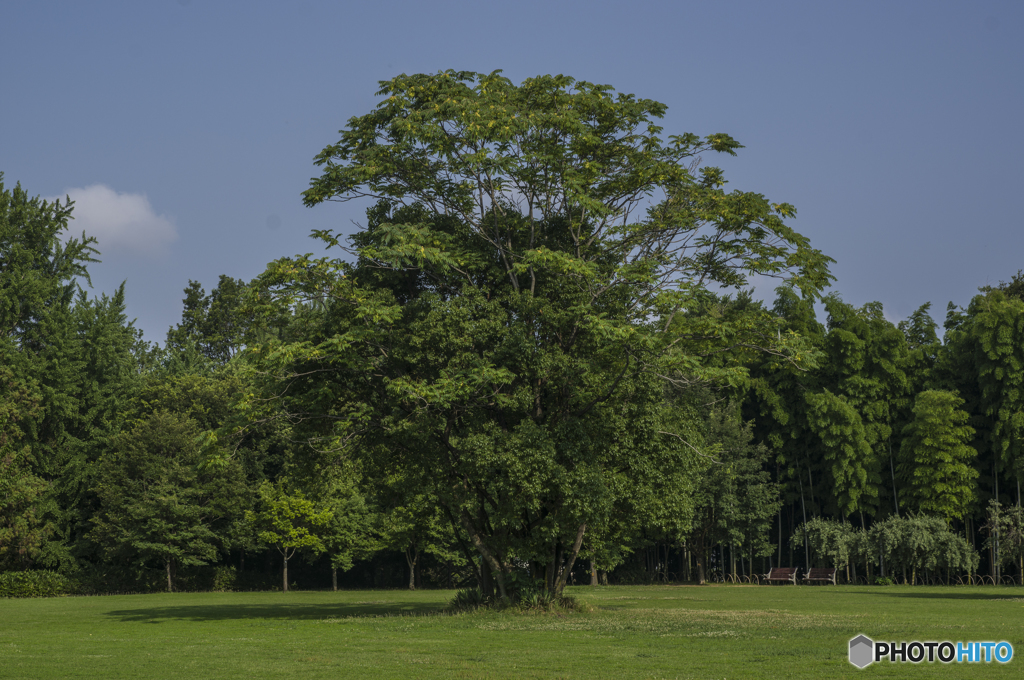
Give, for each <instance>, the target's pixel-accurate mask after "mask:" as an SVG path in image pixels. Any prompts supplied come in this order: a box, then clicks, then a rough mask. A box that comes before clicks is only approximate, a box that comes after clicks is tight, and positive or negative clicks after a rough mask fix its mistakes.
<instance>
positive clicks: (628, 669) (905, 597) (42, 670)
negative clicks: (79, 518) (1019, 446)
mask: <svg viewBox="0 0 1024 680" xmlns="http://www.w3.org/2000/svg"><path fill="white" fill-rule="evenodd" d="M573 594H574V595H576V596H577V597H579V598H580V599H581V600H583V601H584V602H585V603H587V604H589V605H590V606H592V607H594V608H595V609H594V611H592V612H590V613H581V614H570V615H554V614H517V613H509V612H505V613H487V612H485V613H472V614H459V615H447V614H443V613H439V609H440V607H442V606H443V605H444V603H445V602H446V601H447V600H448V599H449V598H450V597H451V593H450V592H447V591H421V592H416V593H409V592H404V591H383V592H381V591H349V592H339V593H331V592H292V593H287V594H283V593H203V594H163V595H130V596H110V597H68V598H52V599H41V600H0V678H129V677H130V678H140V677H145V678H180V677H192V678H251V677H273V678H275V680H283V679H284V678H303V679H304V680H311V679H314V678H332V679H337V678H352V677H372V678H374V679H375V680H382V679H384V678H619V677H622V678H726V677H728V678H734V677H741V678H747V677H775V678H802V677H807V678H822V677H828V678H842V677H887V678H896V677H913V676H920V677H924V676H939V677H943V678H946V677H948V678H960V677H978V678H981V677H984V678H998V677H1007V678H1009V677H1017V678H1019V677H1021V667H1022V665H1024V658H1022V657H1024V589H1021V588H993V587H987V588H924V587H917V588H910V587H888V588H885V587H878V588H869V587H855V586H854V587H846V586H839V587H806V586H803V587H751V586H704V587H692V586H691V587H688V586H678V587H674V586H656V587H608V588H576V589H574V590H573ZM858 633H865V634H866V635H868V636H869V637H873V638H875V639H881V640H905V639H919V640H946V639H949V640H953V641H956V640H1007V641H1009V642H1011V643H1012V644H1013V645H1014V649H1015V658H1014V660H1013V661H1012V662H1011V663H1009V664H1005V665H999V664H951V665H949V666H941V665H939V664H927V663H924V664H921V665H920V666H916V667H915V666H913V665H912V664H891V665H890V664H887V663H881V664H874V665H872V666H869V667H868V668H867V669H865V670H863V671H858V670H857V669H855V668H854V667H853V666H850V665H849V664H848V663H847V661H846V645H847V641H848V640H849V638H851V637H853V636H855V635H856V634H858Z"/></svg>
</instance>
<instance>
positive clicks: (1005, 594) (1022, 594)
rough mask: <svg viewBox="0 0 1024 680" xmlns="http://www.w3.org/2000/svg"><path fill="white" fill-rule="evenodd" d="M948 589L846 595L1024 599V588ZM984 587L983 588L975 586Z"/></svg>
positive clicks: (949, 598)
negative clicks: (995, 590)
mask: <svg viewBox="0 0 1024 680" xmlns="http://www.w3.org/2000/svg"><path fill="white" fill-rule="evenodd" d="M942 587H943V588H948V590H939V591H935V590H932V591H930V592H906V591H903V592H887V591H882V592H851V593H846V594H850V595H869V596H872V597H910V598H918V599H926V600H1014V599H1024V588H1021V589H1019V590H1013V589H1011V587H1010V586H1006V590H1003V591H1001V592H988V593H979V592H964V591H962V590H957V589H956V588H957V586H942ZM975 587H978V588H980V587H983V586H975Z"/></svg>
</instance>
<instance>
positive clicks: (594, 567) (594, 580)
mask: <svg viewBox="0 0 1024 680" xmlns="http://www.w3.org/2000/svg"><path fill="white" fill-rule="evenodd" d="M590 585H592V586H596V585H597V565H595V564H594V558H593V557H591V558H590Z"/></svg>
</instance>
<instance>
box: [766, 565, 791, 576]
mask: <svg viewBox="0 0 1024 680" xmlns="http://www.w3.org/2000/svg"><path fill="white" fill-rule="evenodd" d="M795 573H796V567H775V568H774V569H772V570H771V571H770V572H768V578H792V577H793V574H795Z"/></svg>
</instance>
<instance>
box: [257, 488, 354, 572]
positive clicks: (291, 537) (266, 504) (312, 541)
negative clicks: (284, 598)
mask: <svg viewBox="0 0 1024 680" xmlns="http://www.w3.org/2000/svg"><path fill="white" fill-rule="evenodd" d="M332 519H333V514H332V513H331V511H330V510H327V509H322V508H319V507H317V504H316V503H314V502H313V501H312V500H310V499H308V498H306V497H305V496H304V495H303V493H302V492H301V491H295V492H291V493H289V492H287V491H286V490H285V488H284V485H283V484H281V483H278V484H271V483H269V482H264V483H263V484H261V485H260V488H259V501H258V504H257V507H256V510H249V511H246V513H245V521H246V523H247V524H248V525H249V526H250V527H251V528H252V530H253V532H254V533H255V536H256V540H258V541H259V542H260V543H263V544H265V545H269V546H272V547H274V548H276V549H277V551H278V552H279V553H281V557H282V558H283V568H282V584H283V586H282V588H283V589H284V590H285V591H287V590H288V560H290V559H291V558H292V557H293V556H294V555H295V553H296V552H297V551H299V550H304V551H308V552H311V553H314V554H320V553H322V552H324V551H326V550H327V549H328V545H327V543H326V542H325V541H324V536H325V534H327V532H328V531H329V526H330V524H331V520H332ZM332 538H334V536H332Z"/></svg>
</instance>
